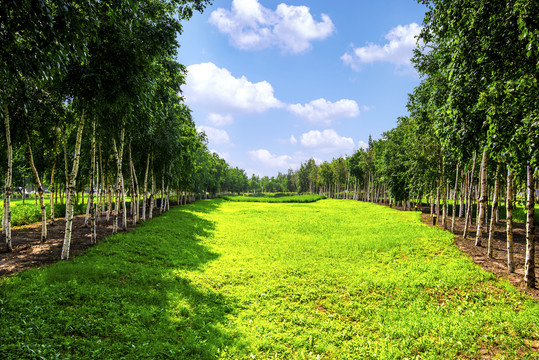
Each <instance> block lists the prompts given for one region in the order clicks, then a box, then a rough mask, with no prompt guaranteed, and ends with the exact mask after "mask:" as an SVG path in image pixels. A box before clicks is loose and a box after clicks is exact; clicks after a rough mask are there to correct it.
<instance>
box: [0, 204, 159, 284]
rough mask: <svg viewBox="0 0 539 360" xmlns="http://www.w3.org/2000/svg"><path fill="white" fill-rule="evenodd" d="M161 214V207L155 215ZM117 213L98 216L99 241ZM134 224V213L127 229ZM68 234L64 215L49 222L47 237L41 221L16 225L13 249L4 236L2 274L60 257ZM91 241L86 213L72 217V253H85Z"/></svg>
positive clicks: (108, 231)
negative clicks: (45, 237)
mask: <svg viewBox="0 0 539 360" xmlns="http://www.w3.org/2000/svg"><path fill="white" fill-rule="evenodd" d="M156 215H157V216H158V215H159V210H157V211H154V214H153V216H154V217H155V216H156ZM113 221H114V216H112V215H111V216H110V218H109V220H108V221H107V219H106V216H105V215H101V216H99V218H98V224H97V231H96V234H97V242H99V241H101V240H103V239H104V238H105V237H107V236H110V235H112V224H113ZM118 227H119V232H124V230H123V228H122V227H123V219H122V216H121V214H120V216H119V218H118ZM133 227H134V225H133V221H132V218H131V216H128V217H127V231H129V230H131V229H132V228H133ZM64 234H65V219H64V218H61V219H56V221H55V222H54V225H53V226H51V225H50V224H48V226H47V240H46V241H45V242H44V243H42V242H41V222H38V223H34V224H30V225H24V226H18V227H13V228H12V230H11V241H12V246H13V251H12V252H6V251H5V248H4V244H5V238H4V237H3V238H2V242H1V245H0V277H3V276H9V275H13V274H15V273H18V272H19V271H22V270H24V269H27V268H32V267H43V266H48V265H50V264H52V263H55V262H57V261H58V260H60V255H61V252H62V245H63V242H64ZM92 245H93V244H92V243H91V228H90V227H89V226H88V227H85V226H84V215H78V216H75V217H73V230H72V238H71V246H70V254H69V257H70V258H72V257H74V256H77V255H79V254H81V253H84V251H85V250H87V249H88V248H89V247H90V246H92Z"/></svg>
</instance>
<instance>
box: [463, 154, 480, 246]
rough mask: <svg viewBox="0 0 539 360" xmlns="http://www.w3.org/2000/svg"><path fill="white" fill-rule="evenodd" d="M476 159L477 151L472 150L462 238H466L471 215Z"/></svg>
mask: <svg viewBox="0 0 539 360" xmlns="http://www.w3.org/2000/svg"><path fill="white" fill-rule="evenodd" d="M476 160H477V152H476V151H474V152H473V165H472V172H471V174H470V175H469V178H468V196H467V198H466V217H465V219H464V233H463V234H462V237H463V238H464V239H466V237H467V236H468V225H469V224H470V223H471V217H472V190H473V183H474V173H475V163H476Z"/></svg>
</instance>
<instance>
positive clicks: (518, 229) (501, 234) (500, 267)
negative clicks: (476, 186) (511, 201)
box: [421, 206, 539, 300]
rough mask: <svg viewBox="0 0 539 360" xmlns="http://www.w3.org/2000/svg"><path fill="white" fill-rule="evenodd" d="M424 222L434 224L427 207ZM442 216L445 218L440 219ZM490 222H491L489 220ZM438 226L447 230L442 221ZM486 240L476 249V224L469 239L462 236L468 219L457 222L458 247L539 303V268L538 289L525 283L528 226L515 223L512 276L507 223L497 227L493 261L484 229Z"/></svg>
mask: <svg viewBox="0 0 539 360" xmlns="http://www.w3.org/2000/svg"><path fill="white" fill-rule="evenodd" d="M421 210H422V211H421V212H422V214H421V220H422V221H423V223H424V224H427V225H429V226H433V225H432V218H431V217H430V207H429V206H424V207H423V208H422V209H421ZM440 217H441V216H440ZM489 222H490V220H489ZM436 226H437V227H439V228H441V229H443V226H442V221H441V219H440V221H438V223H437V225H436ZM484 229H485V230H484V232H483V239H482V241H481V246H475V235H476V231H477V224H476V222H475V221H472V226H471V227H470V228H469V232H468V237H467V239H466V240H464V238H463V237H462V234H463V232H464V218H456V219H455V241H454V244H455V245H456V246H457V247H458V248H459V249H460V250H461V251H462V252H463V253H465V254H467V255H468V256H470V258H471V259H472V260H473V262H475V263H476V264H479V265H481V266H482V267H483V269H485V270H486V271H489V272H491V273H493V274H494V275H496V276H497V277H499V278H504V279H508V280H509V282H510V283H511V284H513V285H514V286H515V287H516V288H517V289H518V290H520V291H521V292H525V293H527V294H528V295H530V296H532V297H533V298H535V299H537V300H539V290H538V289H537V288H539V269H536V274H537V276H536V283H535V287H536V289H528V288H527V287H526V283H525V282H524V263H525V260H526V224H523V223H516V222H514V223H513V242H514V265H515V272H514V273H512V274H509V273H508V272H507V232H506V222H505V220H500V222H499V223H498V224H496V225H495V226H494V237H493V238H494V241H493V243H492V258H488V257H487V244H488V232H487V230H486V229H487V227H485V228H484ZM447 230H448V231H449V230H451V217H449V218H448V221H447ZM538 230H539V227H538V226H536V231H535V238H536V239H539V238H538V235H539V231H538ZM535 264H536V266H539V244H538V241H537V240H536V246H535Z"/></svg>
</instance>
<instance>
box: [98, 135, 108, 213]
mask: <svg viewBox="0 0 539 360" xmlns="http://www.w3.org/2000/svg"><path fill="white" fill-rule="evenodd" d="M99 168H100V169H101V214H103V213H104V212H105V202H106V198H107V188H106V186H105V168H104V167H103V154H102V153H101V142H99Z"/></svg>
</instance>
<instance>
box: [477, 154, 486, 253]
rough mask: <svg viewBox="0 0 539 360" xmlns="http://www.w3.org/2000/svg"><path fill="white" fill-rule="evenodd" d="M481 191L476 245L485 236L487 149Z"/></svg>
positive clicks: (484, 155)
mask: <svg viewBox="0 0 539 360" xmlns="http://www.w3.org/2000/svg"><path fill="white" fill-rule="evenodd" d="M480 174H481V193H480V197H479V201H478V202H479V204H478V205H479V212H478V213H477V232H476V234H475V246H481V239H482V238H483V216H484V214H485V211H486V209H485V204H486V202H487V150H483V157H482V159H481V171H480Z"/></svg>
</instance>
